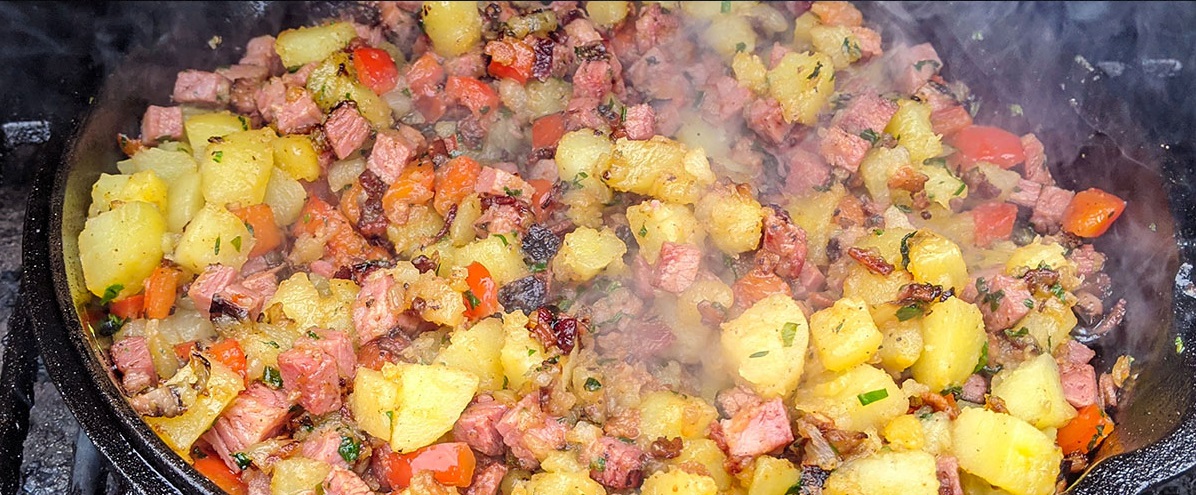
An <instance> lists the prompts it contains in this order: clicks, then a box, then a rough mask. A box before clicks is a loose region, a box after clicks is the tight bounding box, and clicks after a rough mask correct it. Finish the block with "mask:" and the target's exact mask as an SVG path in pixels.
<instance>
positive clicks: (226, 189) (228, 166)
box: [199, 128, 276, 207]
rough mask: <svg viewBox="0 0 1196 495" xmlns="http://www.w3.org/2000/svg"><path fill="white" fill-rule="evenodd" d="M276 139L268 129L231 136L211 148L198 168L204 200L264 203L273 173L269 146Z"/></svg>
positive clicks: (244, 204) (229, 202)
mask: <svg viewBox="0 0 1196 495" xmlns="http://www.w3.org/2000/svg"><path fill="white" fill-rule="evenodd" d="M275 138H276V136H275V135H274V130H272V129H270V128H265V129H261V130H256V131H241V132H238V133H234V134H229V135H228V136H225V137H224V138H223V139H224V140H223V141H222V142H220V143H215V144H211V145H209V146H208V147H207V149H206V150H205V151H204V154H203V160H202V162H201V163H200V166H199V174H200V176H201V178H202V179H203V186H202V187H203V197H204V199H205V200H206V201H207V202H208V203H213V204H216V205H219V206H228V205H230V204H237V205H240V206H242V207H244V206H251V205H255V204H258V203H261V202H262V200H264V199H265V198H266V185H267V183H269V182H270V172H272V171H273V170H274V150H273V148H272V147H271V144H270V143H271V141H273V140H274V139H275Z"/></svg>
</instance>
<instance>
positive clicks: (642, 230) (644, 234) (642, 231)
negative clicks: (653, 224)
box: [639, 225, 648, 237]
mask: <svg viewBox="0 0 1196 495" xmlns="http://www.w3.org/2000/svg"><path fill="white" fill-rule="evenodd" d="M639 234H640V237H647V236H648V226H647V225H641V226H640V231H639Z"/></svg>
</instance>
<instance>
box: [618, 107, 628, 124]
mask: <svg viewBox="0 0 1196 495" xmlns="http://www.w3.org/2000/svg"><path fill="white" fill-rule="evenodd" d="M619 122H627V105H623V107H622V108H620V109H619Z"/></svg>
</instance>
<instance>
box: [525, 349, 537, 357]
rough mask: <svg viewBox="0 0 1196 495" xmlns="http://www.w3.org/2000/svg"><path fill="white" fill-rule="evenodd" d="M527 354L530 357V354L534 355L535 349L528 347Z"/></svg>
mask: <svg viewBox="0 0 1196 495" xmlns="http://www.w3.org/2000/svg"><path fill="white" fill-rule="evenodd" d="M527 355H528V356H529V357H530V356H535V355H536V350H535V349H528V350H527Z"/></svg>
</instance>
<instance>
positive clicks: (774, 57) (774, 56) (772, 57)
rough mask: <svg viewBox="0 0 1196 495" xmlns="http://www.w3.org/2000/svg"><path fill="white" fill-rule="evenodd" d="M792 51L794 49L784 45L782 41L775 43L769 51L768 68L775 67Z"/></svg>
mask: <svg viewBox="0 0 1196 495" xmlns="http://www.w3.org/2000/svg"><path fill="white" fill-rule="evenodd" d="M792 52H793V50H792V49H790V48H789V47H787V46H785V45H782V44H781V43H780V42H775V43H773V44H772V49H771V50H769V51H768V68H769V69H775V68H776V66H777V64H780V63H781V59H783V58H785V55H788V54H790V53H792Z"/></svg>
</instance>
